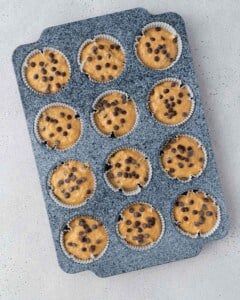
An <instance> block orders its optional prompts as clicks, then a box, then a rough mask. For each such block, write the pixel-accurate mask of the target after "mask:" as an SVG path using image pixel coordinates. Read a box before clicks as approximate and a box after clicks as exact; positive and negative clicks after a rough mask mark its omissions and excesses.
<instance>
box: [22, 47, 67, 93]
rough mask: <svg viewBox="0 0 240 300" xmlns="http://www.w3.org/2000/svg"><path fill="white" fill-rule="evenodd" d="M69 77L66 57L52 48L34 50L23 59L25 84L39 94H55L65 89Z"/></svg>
mask: <svg viewBox="0 0 240 300" xmlns="http://www.w3.org/2000/svg"><path fill="white" fill-rule="evenodd" d="M70 75H71V68H70V64H69V62H68V59H67V58H66V56H65V55H64V54H63V53H61V52H60V51H58V50H56V49H52V48H44V49H43V50H42V51H41V50H39V49H36V50H34V51H32V52H31V53H30V54H29V55H28V56H27V57H26V59H25V61H24V64H23V66H22V76H23V80H24V82H25V84H26V85H27V86H28V87H29V88H30V89H31V90H33V91H35V92H37V93H40V94H55V93H57V92H59V91H60V90H61V89H63V88H64V87H65V85H66V84H67V83H68V81H69V79H70Z"/></svg>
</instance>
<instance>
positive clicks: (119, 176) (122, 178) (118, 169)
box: [104, 148, 152, 196]
mask: <svg viewBox="0 0 240 300" xmlns="http://www.w3.org/2000/svg"><path fill="white" fill-rule="evenodd" d="M151 170H152V169H151V164H150V162H149V159H148V158H147V157H146V156H145V154H144V153H142V152H140V151H139V150H137V149H134V148H119V149H117V150H116V151H114V152H113V153H112V154H110V156H109V157H108V158H107V161H106V172H105V174H104V177H105V180H106V182H107V184H108V185H109V187H110V188H111V189H112V190H113V191H115V192H117V191H122V192H123V193H124V194H125V195H127V196H128V195H135V194H138V193H139V192H140V191H141V189H142V188H145V187H146V186H147V185H148V183H149V181H150V179H151V176H152V171H151Z"/></svg>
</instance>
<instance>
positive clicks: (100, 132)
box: [90, 90, 139, 139]
mask: <svg viewBox="0 0 240 300" xmlns="http://www.w3.org/2000/svg"><path fill="white" fill-rule="evenodd" d="M116 92H117V93H120V94H122V95H125V96H126V97H127V101H129V100H132V103H133V105H134V108H135V112H136V121H135V124H134V126H133V127H132V129H131V130H130V131H129V132H128V133H126V134H124V135H122V136H114V138H115V139H120V138H124V137H126V136H128V135H129V134H131V133H132V132H133V131H134V129H135V128H136V127H137V125H138V120H139V114H138V110H137V106H136V103H135V101H134V100H133V99H132V98H130V97H129V95H128V94H127V93H125V92H123V91H120V90H108V91H106V92H103V93H101V94H100V95H99V96H98V97H97V98H96V100H95V101H94V102H93V105H92V110H93V111H92V113H91V114H90V119H91V124H92V126H93V128H94V129H95V130H96V131H97V133H99V134H100V135H101V136H103V137H108V138H110V137H112V134H108V135H107V134H104V133H103V132H102V131H101V130H99V129H98V127H97V126H96V124H95V121H94V113H95V111H96V109H95V105H96V104H97V103H98V101H99V100H100V99H102V98H103V97H104V96H107V95H110V94H112V93H116Z"/></svg>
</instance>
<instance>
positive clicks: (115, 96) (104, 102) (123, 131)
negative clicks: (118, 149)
mask: <svg viewBox="0 0 240 300" xmlns="http://www.w3.org/2000/svg"><path fill="white" fill-rule="evenodd" d="M91 119H92V123H93V126H94V128H95V129H96V130H97V131H98V132H99V133H100V134H101V135H103V136H106V137H112V138H114V137H122V136H125V135H128V134H129V133H130V132H132V130H133V129H134V127H135V126H136V124H137V120H138V113H137V110H136V105H135V102H134V101H133V100H132V99H131V98H130V97H129V96H128V95H127V94H126V93H124V92H121V91H117V90H115V91H108V92H106V93H104V94H101V95H100V96H99V97H98V98H97V100H96V101H95V103H94V105H93V113H92V115H91Z"/></svg>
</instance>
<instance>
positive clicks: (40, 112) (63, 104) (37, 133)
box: [34, 102, 84, 152]
mask: <svg viewBox="0 0 240 300" xmlns="http://www.w3.org/2000/svg"><path fill="white" fill-rule="evenodd" d="M53 106H62V107H67V108H69V109H71V110H73V111H74V113H75V118H77V119H78V120H79V122H80V125H81V132H80V135H79V137H78V139H77V140H76V141H75V143H74V144H72V145H71V146H70V147H68V148H66V149H58V148H57V147H56V146H54V147H50V146H48V144H47V142H45V141H43V140H42V139H41V136H40V135H39V132H38V120H39V118H40V116H41V114H42V113H43V112H44V111H45V110H46V109H48V108H49V107H53ZM76 116H77V117H76ZM83 129H84V128H83V122H82V120H81V117H80V115H79V113H78V112H77V111H76V109H74V108H73V107H72V106H70V105H67V104H65V103H61V102H54V103H51V104H48V105H45V106H44V107H42V108H41V109H40V110H39V112H38V113H37V115H36V118H35V121H34V134H35V137H36V139H37V141H38V142H39V143H40V144H42V145H44V146H46V147H47V148H48V149H50V150H55V151H60V152H63V151H67V150H69V149H71V148H73V147H74V146H75V145H76V144H77V143H78V142H79V140H80V139H81V137H82V134H83Z"/></svg>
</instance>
